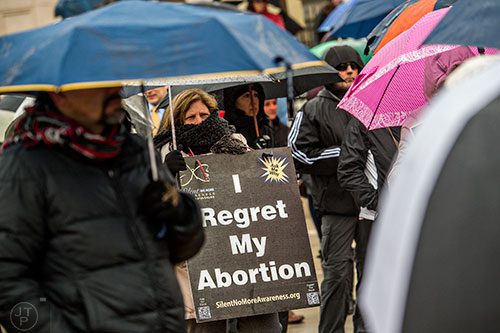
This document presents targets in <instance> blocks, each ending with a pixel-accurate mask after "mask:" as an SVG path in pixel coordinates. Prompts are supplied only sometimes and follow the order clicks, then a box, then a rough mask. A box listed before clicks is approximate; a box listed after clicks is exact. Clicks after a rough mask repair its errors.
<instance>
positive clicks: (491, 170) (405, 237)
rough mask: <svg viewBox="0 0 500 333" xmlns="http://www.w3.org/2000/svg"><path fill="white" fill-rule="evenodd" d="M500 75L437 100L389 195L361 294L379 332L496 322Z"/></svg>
mask: <svg viewBox="0 0 500 333" xmlns="http://www.w3.org/2000/svg"><path fill="white" fill-rule="evenodd" d="M499 72H500V62H498V61H497V62H496V64H495V65H493V66H489V67H488V69H487V70H485V71H483V72H482V73H480V74H478V75H476V76H469V77H468V79H467V80H463V81H461V82H460V85H459V86H455V87H453V88H454V89H448V90H446V89H445V90H443V91H442V93H441V94H440V96H437V98H436V99H435V100H434V101H433V105H432V106H431V107H430V108H429V109H428V110H427V111H426V113H425V117H424V118H425V119H424V121H423V125H421V127H420V128H419V129H418V130H417V132H416V137H415V140H414V141H413V142H412V144H411V145H410V146H409V149H408V154H407V155H406V156H405V159H404V160H403V161H402V164H401V169H400V173H399V174H398V175H397V177H396V178H395V180H394V183H393V186H392V187H390V188H389V189H388V192H387V193H386V196H385V198H384V199H383V203H382V209H381V214H380V218H379V221H378V222H377V224H376V225H374V230H373V233H372V238H371V240H370V242H371V243H370V247H369V249H368V258H367V260H366V262H367V265H366V266H367V267H366V270H365V277H364V280H363V283H364V285H363V286H362V290H361V293H360V294H361V295H360V303H361V306H362V310H363V314H364V315H365V319H366V320H367V321H368V324H369V327H370V329H371V330H372V331H373V332H376V333H377V332H391V333H392V332H409V333H413V332H415V333H416V332H431V333H432V332H496V330H497V327H498V326H499V324H500V317H499V316H498V309H500V289H498V288H495V287H494V286H495V285H496V284H498V277H499V276H500V266H499V265H498V262H499V260H500V242H498V235H499V234H500V224H499V223H498V216H499V215H500V205H498V202H499V200H500V187H499V186H498V181H499V180H500V156H499V155H498V154H496V153H495V152H496V151H497V146H498V142H500V131H499V130H498V128H499V127H500V112H498V111H499V110H500V76H499V75H498V73H499ZM477 87H481V89H477ZM448 111H450V112H448ZM450 189H453V190H451V191H450Z"/></svg>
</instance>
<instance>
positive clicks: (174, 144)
mask: <svg viewBox="0 0 500 333" xmlns="http://www.w3.org/2000/svg"><path fill="white" fill-rule="evenodd" d="M168 108H169V110H170V115H169V116H170V126H171V127H172V146H173V147H174V150H177V136H176V134H175V125H174V109H173V106H172V86H168Z"/></svg>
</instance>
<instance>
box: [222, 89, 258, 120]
mask: <svg viewBox="0 0 500 333" xmlns="http://www.w3.org/2000/svg"><path fill="white" fill-rule="evenodd" d="M249 86H251V87H252V89H253V90H255V91H257V94H258V95H259V112H258V113H257V118H267V117H266V114H265V113H264V101H265V99H266V95H265V93H264V89H263V88H262V86H261V85H260V84H258V83H252V84H246V85H243V86H236V87H231V88H226V89H224V110H225V111H226V116H227V115H228V114H230V113H231V112H234V111H235V110H236V100H237V99H238V97H240V96H241V95H243V94H244V93H246V92H247V91H248V88H249Z"/></svg>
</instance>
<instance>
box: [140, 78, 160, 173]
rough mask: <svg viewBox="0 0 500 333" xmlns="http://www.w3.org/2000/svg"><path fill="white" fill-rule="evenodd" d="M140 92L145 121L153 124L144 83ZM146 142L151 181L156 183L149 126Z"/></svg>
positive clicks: (151, 135) (154, 161)
mask: <svg viewBox="0 0 500 333" xmlns="http://www.w3.org/2000/svg"><path fill="white" fill-rule="evenodd" d="M141 92H142V96H143V98H144V116H145V118H146V119H149V120H150V121H151V123H153V120H152V119H151V113H150V112H149V106H148V100H147V99H146V93H145V91H144V83H141ZM146 140H147V143H148V155H149V163H150V165H151V180H152V181H154V182H156V181H158V178H159V177H158V165H157V164H156V154H155V147H154V144H153V132H152V131H151V126H146Z"/></svg>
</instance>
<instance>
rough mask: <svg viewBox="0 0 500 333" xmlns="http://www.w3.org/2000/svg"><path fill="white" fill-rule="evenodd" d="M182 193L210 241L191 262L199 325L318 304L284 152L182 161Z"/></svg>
mask: <svg viewBox="0 0 500 333" xmlns="http://www.w3.org/2000/svg"><path fill="white" fill-rule="evenodd" d="M186 164H187V166H188V170H187V171H184V172H182V173H181V177H180V182H181V187H182V190H183V191H185V192H188V193H191V194H193V195H194V196H195V197H196V198H197V199H198V202H199V203H200V205H201V207H202V212H203V219H204V227H205V232H206V235H207V241H206V243H205V245H204V247H203V249H202V250H201V251H200V253H199V254H197V255H196V256H195V257H194V258H193V259H191V260H189V262H188V269H189V279H190V283H191V289H192V291H193V300H194V306H195V310H196V311H195V312H196V318H197V321H212V320H219V319H227V318H236V317H243V316H250V315H255V314H264V313H273V312H278V311H284V310H288V309H296V308H303V307H309V306H317V305H319V292H318V284H317V280H316V273H315V270H314V264H313V259H312V255H311V250H310V244H309V238H308V234H307V229H306V225H305V220H304V212H303V210H302V203H301V200H300V196H299V189H298V186H297V179H296V174H295V168H294V166H293V160H292V156H291V154H290V150H289V149H288V148H276V149H270V150H258V151H253V152H249V153H246V154H244V155H225V154H217V155H207V156H196V157H189V158H186Z"/></svg>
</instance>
